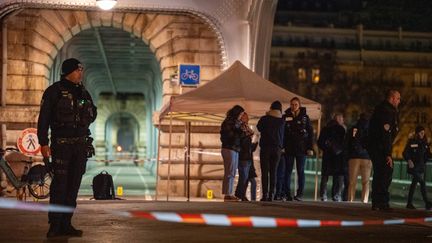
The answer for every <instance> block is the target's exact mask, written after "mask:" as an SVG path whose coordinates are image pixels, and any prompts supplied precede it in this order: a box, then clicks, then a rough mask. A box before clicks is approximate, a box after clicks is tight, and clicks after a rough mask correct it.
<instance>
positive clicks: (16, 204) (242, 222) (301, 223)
mask: <svg viewBox="0 0 432 243" xmlns="http://www.w3.org/2000/svg"><path fill="white" fill-rule="evenodd" d="M0 208H6V209H18V210H26V211H41V212H48V211H51V212H65V213H68V212H73V211H74V208H71V207H65V206H59V205H52V204H40V203H32V202H21V201H16V200H11V199H3V198H0ZM111 213H112V214H115V215H121V216H126V217H134V218H145V219H150V220H157V221H164V222H173V223H188V224H201V225H212V226H234V227H253V228H284V227H291V228H314V227H348V226H366V225H396V224H409V223H428V222H432V217H424V218H405V219H387V220H364V221H350V220H310V219H289V218H274V217H260V216H234V215H225V214H184V213H174V212H152V211H115V212H111Z"/></svg>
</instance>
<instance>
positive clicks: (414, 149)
mask: <svg viewBox="0 0 432 243" xmlns="http://www.w3.org/2000/svg"><path fill="white" fill-rule="evenodd" d="M403 157H404V159H405V160H406V161H407V162H408V170H407V171H408V173H409V174H411V175H412V182H411V186H410V189H409V193H408V203H407V206H406V207H407V208H409V209H415V207H414V205H413V203H412V201H413V196H414V191H415V188H416V186H417V183H419V184H420V191H421V194H422V197H423V201H424V203H425V208H426V210H430V209H431V207H432V202H430V201H428V199H427V194H426V183H425V180H424V172H425V169H426V162H427V160H428V159H429V158H432V154H431V151H430V148H429V145H428V143H427V139H426V135H425V129H424V127H422V126H417V127H416V129H415V135H414V137H413V138H411V139H409V140H408V142H407V144H406V146H405V149H404V151H403Z"/></svg>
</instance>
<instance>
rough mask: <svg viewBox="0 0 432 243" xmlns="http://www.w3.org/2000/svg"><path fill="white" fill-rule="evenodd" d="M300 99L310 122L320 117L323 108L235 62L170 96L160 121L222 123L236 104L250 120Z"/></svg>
mask: <svg viewBox="0 0 432 243" xmlns="http://www.w3.org/2000/svg"><path fill="white" fill-rule="evenodd" d="M293 97H298V98H299V99H300V101H301V103H302V106H303V107H306V109H307V113H308V115H309V117H310V118H311V120H318V119H319V118H320V116H321V105H320V104H319V103H317V102H315V101H312V100H309V99H306V98H304V97H301V96H299V95H297V94H295V93H292V92H290V91H288V90H286V89H283V88H281V87H279V86H277V85H275V84H273V83H272V82H270V81H267V80H265V79H263V78H262V77H260V76H259V75H257V74H256V73H254V72H252V71H251V70H250V69H248V68H247V67H245V66H244V65H243V64H242V63H241V62H239V61H236V62H235V63H234V64H233V65H231V67H230V68H228V69H227V70H225V71H224V72H222V73H221V74H220V75H219V76H218V77H216V78H215V79H213V80H211V81H209V82H208V83H206V84H204V85H202V86H201V87H198V88H196V89H194V90H191V91H189V92H186V93H184V94H182V95H178V96H173V97H171V100H170V102H169V103H168V104H167V105H165V106H164V107H162V109H161V113H160V118H161V119H162V118H163V117H165V116H167V115H168V114H169V115H170V116H171V117H172V118H173V119H181V120H189V121H194V120H201V121H222V120H223V119H224V117H225V113H226V112H227V111H228V110H229V109H231V108H232V107H233V106H234V105H240V106H242V107H243V108H244V109H245V110H246V112H247V113H248V114H249V116H250V117H252V118H253V117H255V118H257V117H261V116H263V115H265V112H266V111H268V109H269V107H270V104H271V103H272V102H273V101H275V100H279V101H280V102H282V105H283V109H286V108H288V107H289V102H290V100H291V99H292V98H293Z"/></svg>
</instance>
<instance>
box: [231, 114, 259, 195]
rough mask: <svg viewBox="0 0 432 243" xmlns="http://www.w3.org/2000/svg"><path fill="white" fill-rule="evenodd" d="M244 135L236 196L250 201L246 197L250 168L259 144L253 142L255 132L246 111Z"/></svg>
mask: <svg viewBox="0 0 432 243" xmlns="http://www.w3.org/2000/svg"><path fill="white" fill-rule="evenodd" d="M241 121H242V125H241V129H242V131H243V136H242V137H241V139H240V152H239V163H238V171H239V179H238V182H237V188H236V191H235V196H236V197H238V198H240V199H241V200H242V201H249V200H248V199H247V198H246V188H247V183H248V179H249V169H250V168H251V166H252V163H253V152H254V151H255V149H256V147H257V144H256V143H254V144H253V143H252V136H253V134H254V132H253V131H252V129H251V128H250V127H249V124H248V122H249V116H248V114H247V113H246V112H244V113H243V115H242V117H241Z"/></svg>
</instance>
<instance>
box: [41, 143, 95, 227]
mask: <svg viewBox="0 0 432 243" xmlns="http://www.w3.org/2000/svg"><path fill="white" fill-rule="evenodd" d="M51 152H52V163H53V164H52V165H53V169H54V176H53V179H52V182H51V186H50V204H57V205H64V206H68V207H73V208H76V199H77V196H78V190H79V187H80V185H81V179H82V176H83V174H84V172H85V169H86V163H87V157H86V145H85V144H53V145H52V146H51ZM72 215H73V213H56V212H49V213H48V219H49V221H48V222H49V223H50V224H54V225H65V226H67V225H70V223H71V219H72Z"/></svg>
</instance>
